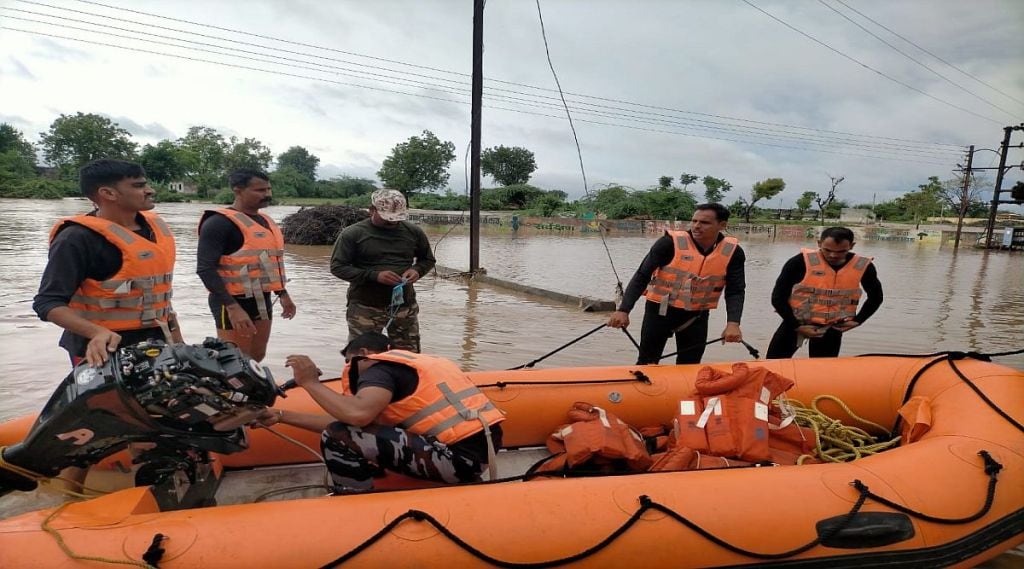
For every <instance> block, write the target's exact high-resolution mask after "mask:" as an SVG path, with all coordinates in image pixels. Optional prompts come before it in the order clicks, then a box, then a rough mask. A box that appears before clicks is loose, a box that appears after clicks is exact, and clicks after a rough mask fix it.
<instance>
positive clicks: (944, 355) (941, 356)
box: [857, 349, 1024, 433]
mask: <svg viewBox="0 0 1024 569" xmlns="http://www.w3.org/2000/svg"><path fill="white" fill-rule="evenodd" d="M1017 354H1024V349H1020V350H1011V351H1008V352H993V353H990V354H986V353H981V352H957V351H947V352H936V353H933V354H919V355H911V354H863V355H860V356H857V357H896V358H935V359H933V360H932V361H930V362H928V363H926V364H925V365H923V366H922V367H921V369H919V370H917V373H915V374H914V377H912V378H910V381H909V382H908V383H907V390H906V391H905V392H904V394H903V402H902V403H901V405H905V404H906V403H907V401H910V397H911V396H912V395H913V392H914V387H915V386H916V385H917V381H918V380H919V379H921V376H923V375H924V373H925V372H926V371H928V370H929V369H931V368H932V367H934V366H936V365H938V364H940V363H942V362H947V363H949V367H950V368H952V370H953V373H955V374H956V376H957V378H959V379H960V381H962V382H964V383H966V384H967V386H968V387H969V388H971V390H972V391H974V393H975V394H977V395H978V397H980V398H981V400H982V401H983V402H984V403H985V404H986V405H988V407H989V408H990V409H992V410H993V411H995V412H996V414H998V415H999V416H1000V417H1002V418H1003V419H1005V420H1006V421H1007V422H1009V423H1010V424H1011V425H1013V427H1014V428H1016V429H1017V430H1018V431H1020V432H1022V433H1024V425H1022V424H1021V423H1020V422H1019V421H1017V420H1016V419H1014V418H1013V417H1011V416H1010V415H1009V414H1008V413H1007V412H1006V411H1004V410H1003V409H1002V408H1000V407H999V405H996V403H995V402H994V401H992V400H991V399H989V398H988V396H986V395H985V393H984V392H982V391H981V389H980V388H979V387H978V386H977V385H975V384H974V382H972V381H971V380H970V379H968V378H967V376H965V375H964V374H963V372H961V371H960V368H959V367H957V365H956V360H963V359H967V358H972V359H976V360H981V361H983V362H991V361H992V358H995V357H1002V356H1014V355H1017ZM902 421H903V418H902V417H900V416H899V415H898V414H897V415H896V421H895V422H894V423H893V427H892V431H891V433H896V432H897V431H899V428H900V423H901V422H902Z"/></svg>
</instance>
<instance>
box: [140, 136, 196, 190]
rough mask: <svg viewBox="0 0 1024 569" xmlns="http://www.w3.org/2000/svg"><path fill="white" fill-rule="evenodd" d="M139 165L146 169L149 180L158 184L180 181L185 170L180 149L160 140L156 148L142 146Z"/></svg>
mask: <svg viewBox="0 0 1024 569" xmlns="http://www.w3.org/2000/svg"><path fill="white" fill-rule="evenodd" d="M139 164H142V167H143V168H145V169H146V175H147V176H149V178H150V179H152V180H156V181H159V182H173V181H175V180H178V179H181V178H183V177H184V176H185V172H186V170H187V168H186V165H185V157H184V155H183V153H182V151H181V149H180V148H178V145H176V144H174V142H173V141H170V140H161V141H160V142H158V143H156V146H153V145H150V144H147V145H145V146H143V147H142V151H141V152H139Z"/></svg>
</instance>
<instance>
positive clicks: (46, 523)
mask: <svg viewBox="0 0 1024 569" xmlns="http://www.w3.org/2000/svg"><path fill="white" fill-rule="evenodd" d="M70 504H71V503H70V502H68V503H66V504H62V505H61V506H60V507H58V508H55V509H54V510H53V512H50V515H49V516H46V519H45V520H43V524H42V528H43V531H45V532H46V533H48V534H50V535H52V536H53V538H54V539H55V540H56V541H57V546H58V547H60V550H61V551H63V552H64V554H65V555H67V556H68V557H70V558H71V559H74V560H76V561H96V562H99V563H111V564H113V565H131V566H132V567H144V568H145V569H157V567H156V566H155V565H150V564H149V563H146V562H145V561H136V560H134V559H111V558H109V557H99V556H96V555H80V554H78V553H75V552H74V551H72V550H71V548H70V547H68V544H67V543H64V537H63V536H61V535H60V532H59V531H57V529H56V528H54V527H53V526H51V525H50V522H51V521H53V520H55V519H57V516H58V515H60V513H61V512H63V511H64V508H66V507H68V506H69V505H70ZM157 535H160V534H157ZM161 537H163V536H161ZM154 540H155V538H154ZM161 541H162V540H161ZM150 548H151V549H152V546H150ZM147 553H148V551H147Z"/></svg>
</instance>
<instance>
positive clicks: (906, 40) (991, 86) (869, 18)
mask: <svg viewBox="0 0 1024 569" xmlns="http://www.w3.org/2000/svg"><path fill="white" fill-rule="evenodd" d="M836 2H839V3H840V4H842V5H843V6H846V7H847V8H849V9H850V10H851V11H853V12H855V13H856V14H858V15H859V16H861V17H862V18H864V19H865V20H867V21H869V22H871V23H872V24H874V25H876V26H878V27H880V28H882V29H883V30H885V31H887V32H889V33H890V34H892V35H894V36H896V37H898V38H900V39H901V40H903V41H905V42H907V43H909V44H910V45H912V46H914V47H916V48H917V49H919V50H921V51H923V52H925V53H927V54H928V55H930V56H932V57H934V58H935V59H938V60H939V61H941V62H942V63H945V64H946V65H948V66H950V67H952V68H953V69H956V70H957V71H959V72H960V73H963V74H964V75H966V76H968V77H970V78H971V79H974V80H975V81H977V82H978V83H981V84H982V85H984V86H986V87H988V88H989V89H992V90H993V91H995V92H996V93H999V94H1000V95H1002V96H1004V97H1006V98H1007V99H1011V100H1013V101H1016V102H1017V103H1020V104H1022V105H1024V101H1022V100H1020V99H1018V98H1016V97H1014V96H1013V95H1011V94H1009V93H1007V92H1005V91H1002V90H1001V89H999V88H998V87H995V86H993V85H990V84H988V83H986V82H985V81H982V80H981V79H979V78H978V77H975V76H974V75H971V74H970V73H968V72H967V71H964V70H963V69H960V68H959V67H957V66H956V65H953V64H952V63H950V62H948V61H946V60H945V59H942V58H941V57H939V56H938V55H935V54H934V53H932V52H930V51H928V50H927V49H925V48H923V47H921V46H920V45H918V44H916V43H914V42H912V41H910V40H909V39H907V38H905V37H903V36H901V35H900V34H898V33H897V32H896V31H895V30H893V29H892V28H888V27H886V26H885V25H884V24H882V23H881V22H879V21H877V20H874V19H872V18H871V16H868V15H867V14H865V13H864V12H861V11H860V10H858V9H856V8H854V7H853V6H850V5H849V4H847V3H846V2H843V0H836Z"/></svg>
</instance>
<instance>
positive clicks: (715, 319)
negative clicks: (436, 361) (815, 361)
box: [0, 199, 1024, 421]
mask: <svg viewBox="0 0 1024 569" xmlns="http://www.w3.org/2000/svg"><path fill="white" fill-rule="evenodd" d="M208 207H210V206H209V205H208V204H160V205H158V206H157V212H159V213H160V214H161V215H162V216H163V217H164V219H166V220H167V221H168V223H169V224H170V226H171V228H172V229H173V230H174V232H175V236H176V238H177V241H178V265H177V272H176V275H175V286H174V293H175V294H174V307H175V309H176V310H177V312H178V315H179V320H180V321H181V324H182V329H183V332H184V335H185V339H186V341H189V342H199V341H201V340H202V339H203V338H204V337H206V336H212V335H215V331H214V327H213V319H212V317H211V316H210V314H209V309H208V308H207V300H206V297H207V295H206V291H205V290H204V288H203V286H202V283H201V282H200V281H199V278H198V277H197V276H196V275H195V248H196V227H195V226H196V222H197V221H198V218H199V215H200V213H201V212H202V210H203V209H205V208H208ZM89 209H90V208H89V204H88V202H86V201H83V200H71V199H69V200H62V201H42V200H0V253H2V254H0V275H2V276H3V279H4V286H3V287H2V288H0V369H2V371H3V379H2V380H0V421H2V420H5V419H10V418H12V417H16V416H19V415H22V414H25V413H29V412H35V411H37V410H38V409H39V408H40V407H41V405H42V404H43V403H44V402H45V400H46V399H47V397H48V396H49V395H50V393H51V391H52V390H53V388H54V387H55V386H56V385H57V384H58V382H59V381H60V380H61V379H62V378H63V377H64V376H65V375H66V374H67V372H68V371H69V363H68V358H67V354H66V353H65V352H64V350H62V349H61V348H59V347H58V346H57V339H58V337H59V335H60V330H59V328H58V327H57V326H55V325H53V324H49V323H46V322H41V321H40V320H39V319H38V318H37V317H36V315H35V314H34V313H33V312H32V308H31V305H32V297H33V295H34V294H35V292H36V288H37V287H38V283H39V276H40V275H41V273H42V270H43V267H44V266H45V264H46V251H47V234H48V232H49V230H50V227H51V226H52V225H53V223H54V221H55V220H56V219H57V218H59V217H61V216H66V215H73V214H77V213H83V212H86V211H88V210H89ZM297 209H298V208H296V207H272V208H268V209H267V210H266V211H267V212H268V213H269V214H270V215H271V216H273V217H274V218H275V219H277V220H278V221H281V220H282V219H283V218H284V217H285V216H286V215H288V214H290V213H292V212H294V211H296V210H297ZM428 233H429V234H430V236H431V240H432V242H433V243H435V244H436V246H437V251H436V256H437V259H438V264H440V265H444V266H448V267H455V268H462V269H465V268H467V267H468V264H469V261H468V260H469V238H468V236H467V235H466V229H465V228H461V227H460V228H457V229H456V230H455V231H453V232H452V233H450V234H448V235H447V236H444V237H443V239H442V236H443V235H444V233H443V232H441V231H429V232H428ZM738 237H739V238H740V240H741V242H742V244H743V247H744V249H745V250H746V253H747V300H746V309H745V310H744V315H743V324H742V328H743V334H744V338H745V339H746V340H747V341H748V342H750V343H751V344H753V345H754V346H755V347H757V348H758V349H760V350H761V352H762V353H763V352H764V350H765V349H766V348H767V345H768V341H769V339H770V338H771V334H772V332H773V331H774V330H775V327H776V326H777V325H778V322H779V319H778V316H776V315H775V313H774V312H773V311H772V309H771V306H770V304H769V296H770V294H771V289H772V286H773V284H774V282H775V278H776V277H777V276H778V271H779V270H780V268H781V267H782V264H783V263H784V262H785V260H786V259H788V258H789V257H791V256H792V255H794V254H796V253H797V251H798V250H799V248H800V247H801V246H804V245H809V244H812V243H813V241H812V240H790V241H783V240H782V239H779V240H776V241H773V240H771V239H770V238H769V237H765V236H745V235H742V234H741V235H738ZM653 239H654V236H651V235H630V236H618V237H610V238H608V239H607V245H608V249H609V250H610V253H611V257H612V259H613V261H614V267H615V270H616V271H617V272H618V276H619V278H621V279H622V281H623V283H624V284H625V283H626V282H628V280H629V278H630V277H631V276H632V273H633V271H634V270H635V269H636V267H637V265H638V264H639V263H640V260H641V259H642V258H643V256H644V254H645V253H646V252H647V249H648V248H649V247H650V245H651V243H652V242H653ZM856 250H857V251H858V252H860V253H862V254H866V255H870V256H873V257H874V258H875V263H876V266H877V267H878V272H879V276H880V278H881V280H882V284H883V286H884V288H885V303H884V304H883V305H882V308H881V309H880V310H879V311H878V312H877V313H876V314H875V316H874V317H873V318H872V319H871V320H869V321H868V322H867V323H866V324H865V325H864V326H863V327H861V328H858V329H856V330H854V331H852V332H851V333H850V334H848V335H847V337H846V339H845V340H844V345H843V354H844V355H856V354H861V353H871V352H884V353H930V352H934V351H938V350H976V351H982V352H1001V351H1011V350H1017V349H1021V348H1024V255H1021V254H1020V253H1006V252H989V253H985V252H982V251H976V250H972V249H962V250H961V251H960V252H959V253H958V254H956V255H954V254H953V252H952V250H951V249H950V248H948V247H945V248H940V247H939V246H937V245H935V244H929V243H919V242H893V241H884V242H872V241H865V242H863V243H858V244H857V247H856ZM330 253H331V248H330V247H329V246H324V247H297V246H290V247H289V248H288V252H287V259H286V263H287V269H288V273H289V277H290V278H291V282H290V283H289V285H288V290H289V291H290V293H291V295H292V297H293V298H294V300H295V302H296V304H297V305H298V315H297V316H296V317H295V319H293V320H291V321H288V320H283V319H280V318H278V319H275V322H274V333H273V335H272V337H271V343H270V347H269V350H268V353H267V358H266V360H265V361H264V363H265V364H266V365H267V366H268V367H269V368H270V369H271V370H272V371H273V373H274V374H275V376H276V377H277V378H278V381H279V382H283V381H284V380H285V379H287V378H288V377H290V376H289V375H288V374H287V370H286V369H285V368H284V367H282V363H283V361H284V358H285V356H287V355H288V354H293V353H305V354H309V355H310V356H312V357H313V359H314V360H316V361H317V362H318V364H319V365H320V367H321V369H323V370H324V371H325V373H326V374H330V375H331V376H333V375H336V374H337V373H338V371H340V366H341V358H340V357H339V356H338V348H340V347H341V346H342V345H343V344H344V343H345V341H346V336H347V327H346V324H345V290H346V283H345V282H343V281H341V280H339V279H337V278H335V277H334V276H333V275H331V274H330V271H329V264H330ZM481 265H482V266H483V267H485V268H486V269H487V271H488V274H490V275H492V276H496V277H500V278H504V279H508V280H514V281H517V282H522V283H525V284H529V285H532V286H537V287H542V288H548V289H552V290H556V291H559V292H566V293H572V294H580V295H586V296H592V297H597V298H604V299H611V298H613V293H614V286H615V282H616V277H615V275H614V273H613V270H612V265H611V263H610V262H609V260H608V255H607V254H606V252H605V248H604V246H602V243H601V239H600V238H599V237H598V236H597V235H593V234H591V235H571V236H567V235H561V234H558V233H557V232H549V233H543V232H537V231H536V230H530V232H529V233H527V230H525V229H521V230H520V232H519V234H518V235H517V234H514V233H503V234H485V235H484V236H483V242H482V244H481ZM416 288H417V296H418V298H419V303H420V308H421V314H420V329H421V333H422V336H423V342H422V347H423V350H424V351H425V352H428V353H433V354H438V355H443V356H446V357H449V358H452V359H454V360H456V361H458V362H460V363H461V364H462V365H463V367H464V368H466V369H501V368H507V367H512V366H516V365H519V364H523V363H526V362H528V361H531V360H533V359H535V358H538V357H540V356H542V355H543V354H545V353H547V352H549V351H551V350H553V349H555V348H557V347H559V346H561V345H563V344H565V343H566V342H569V341H570V340H572V339H574V338H576V337H578V336H580V335H582V334H583V333H585V332H587V331H589V330H591V329H593V328H594V327H595V326H598V325H599V324H601V323H603V322H604V321H605V320H606V319H607V315H602V314H588V313H581V312H579V311H578V310H577V309H576V308H575V307H569V306H564V305H561V304H557V303H554V302H552V301H548V300H545V299H540V298H534V297H528V296H525V295H522V294H518V293H513V292H511V291H508V290H505V289H502V288H496V287H493V286H487V285H481V284H478V283H474V284H472V285H467V284H465V283H463V282H461V281H457V280H446V279H441V278H437V277H434V276H428V277H425V278H424V279H422V280H421V281H420V282H418V283H417V284H416ZM642 304H643V302H642V301H641V302H639V303H638V305H637V308H636V310H634V312H633V314H632V318H633V325H632V326H631V329H632V331H633V334H634V336H635V337H637V338H639V324H640V321H641V318H642ZM724 312H725V311H724V309H722V310H716V311H714V312H713V313H712V317H711V332H712V334H714V333H717V332H718V331H720V330H721V329H722V328H723V327H724V325H725V314H724ZM669 346H670V348H671V346H672V342H670V343H669ZM805 354H806V350H804V353H803V354H802V357H805ZM635 356H636V352H635V349H634V348H633V346H632V345H631V344H630V342H629V340H628V339H627V338H626V336H625V335H624V334H622V333H621V332H619V331H617V330H611V329H605V330H602V331H600V332H598V333H596V334H594V335H592V336H590V337H589V338H587V339H585V340H583V341H581V342H580V343H578V344H576V345H574V346H572V347H570V348H568V349H566V350H565V351H563V352H560V353H559V354H557V355H555V356H552V357H551V358H549V359H547V360H545V361H544V362H543V363H541V364H539V365H540V366H547V367H554V366H576V365H601V364H629V363H633V362H634V361H635ZM748 358H749V355H748V353H747V351H746V350H745V349H744V348H743V347H742V346H740V345H738V344H728V345H725V346H721V345H713V346H710V347H709V348H708V350H707V352H706V354H705V361H728V360H741V359H748ZM997 361H999V362H1000V363H1004V364H1007V365H1011V366H1013V367H1016V368H1018V369H1024V355H1016V356H1012V357H1006V358H1000V359H998V360H997Z"/></svg>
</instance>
